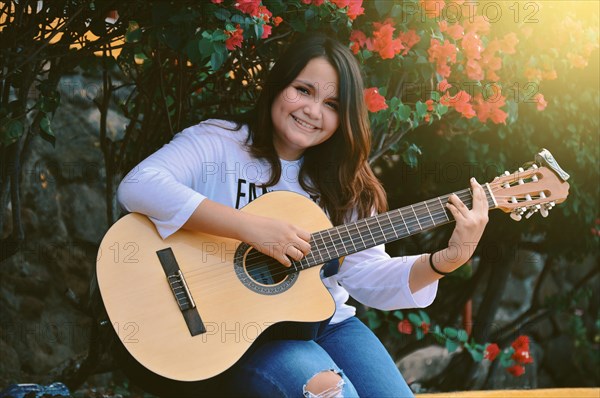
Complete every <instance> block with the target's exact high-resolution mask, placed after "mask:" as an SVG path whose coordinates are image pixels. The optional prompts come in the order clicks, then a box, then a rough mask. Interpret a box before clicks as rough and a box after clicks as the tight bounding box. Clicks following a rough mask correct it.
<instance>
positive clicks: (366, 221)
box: [185, 184, 508, 282]
mask: <svg viewBox="0 0 600 398" xmlns="http://www.w3.org/2000/svg"><path fill="white" fill-rule="evenodd" d="M493 185H498V186H499V185H500V184H490V186H493ZM469 192H470V189H467V190H464V191H459V192H456V194H457V195H459V197H460V196H463V198H461V199H462V200H463V202H465V199H471V198H472V195H471V194H470V193H469ZM465 194H467V196H465ZM450 195H451V194H448V195H445V196H440V197H439V198H435V199H430V200H428V201H425V202H421V203H418V204H415V205H413V206H409V207H412V208H413V209H414V208H415V207H419V208H420V209H419V213H418V214H419V215H421V216H424V215H429V216H430V217H431V220H432V221H433V224H432V225H428V226H427V228H429V227H430V226H435V225H437V222H436V220H437V218H438V217H439V216H440V214H443V218H445V219H446V221H443V222H448V221H449V218H448V216H449V215H451V214H449V211H448V210H446V209H445V208H443V211H442V212H439V211H435V210H434V212H431V211H430V209H429V207H428V206H427V202H433V201H440V200H441V199H442V198H446V197H449V196H450ZM495 197H496V198H497V199H498V198H501V196H495ZM507 198H508V196H507ZM490 199H491V198H489V197H487V195H486V200H487V202H488V205H490ZM436 205H437V204H436ZM467 205H470V204H469V203H467ZM422 208H425V209H426V210H427V212H424V211H422ZM404 209H405V210H406V208H404ZM401 210H402V209H396V210H392V211H391V212H388V213H387V214H386V213H382V214H380V215H378V216H382V215H386V216H387V215H390V214H391V213H399V214H400V216H401ZM391 215H392V217H395V218H397V217H398V216H397V215H396V214H391ZM378 216H375V217H371V218H368V219H363V220H359V221H358V222H356V223H351V224H347V225H346V226H348V225H350V226H354V227H355V228H356V230H357V231H358V232H361V230H362V232H363V233H364V232H365V227H366V229H367V230H368V231H370V232H371V233H372V230H371V229H370V227H372V226H374V225H373V224H375V223H377V224H378V226H379V228H375V232H376V233H377V237H378V238H380V237H387V235H388V234H389V233H390V232H394V234H395V235H396V236H397V239H402V238H404V237H407V236H410V235H411V234H413V233H415V232H412V233H410V234H407V235H405V234H402V236H398V234H397V231H396V228H394V225H391V228H386V229H387V230H384V229H383V228H381V226H380V225H379V222H378V221H379V220H378V218H377V217H378ZM433 216H435V217H436V220H434V218H433ZM407 218H408V217H407ZM373 221H374V222H373ZM415 221H416V222H417V223H418V220H417V218H414V217H412V218H409V222H407V223H404V225H405V226H407V227H410V226H413V227H414V226H415ZM361 222H362V223H363V224H364V225H363V226H359V225H358V224H359V223H361ZM386 226H387V225H386ZM339 227H341V226H338V227H335V228H332V229H336V228H339ZM378 230H379V231H381V234H380V233H379V231H378ZM407 230H408V232H410V228H407ZM322 232H324V231H317V232H315V233H313V235H315V238H320V240H321V241H322V243H323V244H324V245H325V244H329V245H331V244H337V242H340V243H341V244H342V245H344V246H345V243H344V236H342V235H341V234H340V233H339V231H338V232H337V235H338V236H339V239H331V240H330V241H329V242H328V239H327V238H323V237H322V236H321V237H317V236H316V234H320V233H322ZM417 232H420V230H418V231H417ZM346 237H347V238H349V239H350V242H349V243H350V244H352V245H353V246H355V245H354V239H353V235H352V234H350V235H347V236H346ZM392 239H393V238H392ZM373 243H375V240H374V242H373ZM368 246H373V245H368ZM364 249H366V247H363V248H360V249H357V250H356V251H361V250H364ZM253 253H254V254H255V256H252V254H253ZM253 253H251V254H250V255H247V256H246V261H248V260H249V259H250V260H251V259H252V258H254V259H256V257H257V256H259V257H260V256H262V257H264V258H265V259H266V260H267V261H268V262H267V263H265V264H264V266H262V267H261V266H257V267H255V269H257V271H258V272H261V271H267V270H268V269H269V266H270V265H275V266H277V267H283V265H280V264H279V262H277V261H276V260H275V259H272V258H271V257H269V256H267V255H264V254H262V253H260V252H258V251H256V249H254V251H253ZM315 253H316V254H321V252H320V251H317V252H311V253H309V254H308V255H307V256H305V258H306V257H308V256H310V255H311V254H312V257H313V258H314V259H315V260H316V254H315ZM327 255H328V257H335V256H331V255H330V253H329V251H328V250H327ZM321 258H323V256H322V254H321ZM301 261H302V260H300V261H294V263H296V265H297V264H298V263H300V262H301ZM225 263H228V262H221V263H216V264H213V265H214V266H215V267H214V268H213V269H212V270H208V271H207V270H204V269H203V270H195V271H189V272H187V273H186V274H185V275H186V276H189V277H190V280H193V279H192V277H193V276H200V274H202V276H203V277H206V276H208V275H207V273H212V271H215V272H217V271H219V270H222V268H219V267H218V265H220V264H225ZM300 265H301V264H300ZM307 265H309V264H308V263H307ZM302 269H305V268H304V267H303V266H301V268H300V269H298V267H295V268H294V270H295V271H291V270H292V268H285V269H283V271H282V272H276V273H273V274H272V276H280V275H287V274H289V273H290V272H297V271H300V270H302ZM198 273H200V274H198ZM217 282H218V281H217Z"/></svg>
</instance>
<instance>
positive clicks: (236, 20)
mask: <svg viewBox="0 0 600 398" xmlns="http://www.w3.org/2000/svg"><path fill="white" fill-rule="evenodd" d="M231 22H233V23H234V24H240V25H244V24H245V23H246V19H245V18H244V17H243V16H241V15H239V14H236V15H234V16H233V17H231Z"/></svg>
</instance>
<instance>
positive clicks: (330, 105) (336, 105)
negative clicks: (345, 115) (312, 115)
mask: <svg viewBox="0 0 600 398" xmlns="http://www.w3.org/2000/svg"><path fill="white" fill-rule="evenodd" d="M327 106H328V107H330V108H331V109H333V110H334V111H337V110H338V109H339V107H340V106H339V104H338V103H337V102H328V103H327Z"/></svg>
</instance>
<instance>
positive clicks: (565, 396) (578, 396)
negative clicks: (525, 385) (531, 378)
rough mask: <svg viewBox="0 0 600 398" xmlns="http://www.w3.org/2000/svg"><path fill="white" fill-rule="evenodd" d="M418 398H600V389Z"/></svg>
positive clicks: (420, 396) (425, 396)
mask: <svg viewBox="0 0 600 398" xmlns="http://www.w3.org/2000/svg"><path fill="white" fill-rule="evenodd" d="M416 398H600V388H550V389H535V390H490V391H458V392H442V393H435V394H416Z"/></svg>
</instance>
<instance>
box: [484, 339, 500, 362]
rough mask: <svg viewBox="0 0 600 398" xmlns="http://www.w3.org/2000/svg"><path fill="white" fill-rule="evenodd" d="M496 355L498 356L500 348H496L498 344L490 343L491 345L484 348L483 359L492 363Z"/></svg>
mask: <svg viewBox="0 0 600 398" xmlns="http://www.w3.org/2000/svg"><path fill="white" fill-rule="evenodd" d="M498 354H500V348H499V347H498V344H496V343H492V344H488V345H487V346H486V347H485V352H484V353H483V357H484V358H485V359H488V360H490V361H493V360H494V359H496V357H497V356H498Z"/></svg>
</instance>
